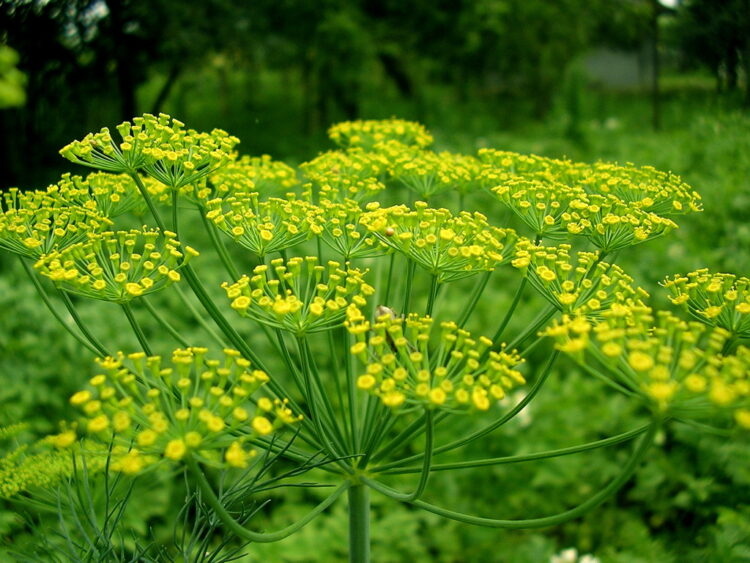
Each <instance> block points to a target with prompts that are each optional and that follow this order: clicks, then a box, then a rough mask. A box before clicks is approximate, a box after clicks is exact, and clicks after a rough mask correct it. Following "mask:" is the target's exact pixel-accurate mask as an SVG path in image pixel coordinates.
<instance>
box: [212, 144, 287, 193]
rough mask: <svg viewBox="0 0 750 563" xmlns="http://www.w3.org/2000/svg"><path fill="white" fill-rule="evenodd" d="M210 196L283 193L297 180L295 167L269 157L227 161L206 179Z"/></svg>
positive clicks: (246, 157) (243, 157) (247, 157)
mask: <svg viewBox="0 0 750 563" xmlns="http://www.w3.org/2000/svg"><path fill="white" fill-rule="evenodd" d="M209 182H210V184H211V186H212V187H213V197H226V196H228V195H231V194H234V193H237V192H258V193H260V194H261V195H264V196H268V195H272V194H279V193H286V192H287V191H288V190H290V189H292V188H294V187H295V186H296V185H297V184H298V183H299V181H298V180H297V173H296V172H295V170H294V168H292V167H291V166H289V165H288V164H285V163H283V162H281V161H280V160H273V159H272V158H271V157H270V156H269V155H267V154H264V155H263V156H252V157H251V156H247V155H244V156H242V157H240V158H239V159H238V160H235V161H233V162H229V163H227V164H225V165H224V166H222V167H221V168H219V169H218V170H217V171H216V172H215V173H214V174H211V176H210V177H209Z"/></svg>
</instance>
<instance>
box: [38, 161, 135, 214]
mask: <svg viewBox="0 0 750 563" xmlns="http://www.w3.org/2000/svg"><path fill="white" fill-rule="evenodd" d="M47 193H48V194H49V195H50V197H53V198H55V199H59V200H60V201H61V202H66V205H80V206H81V207H85V208H87V209H90V210H91V211H93V212H98V213H101V214H102V215H104V216H105V217H110V218H114V217H119V216H120V215H123V214H125V213H128V212H130V211H134V212H136V213H142V212H144V211H145V210H146V204H145V202H144V200H143V197H142V196H141V194H140V192H139V191H138V188H136V185H135V182H134V181H133V179H132V178H131V177H130V176H128V175H127V174H108V173H106V172H93V173H91V174H89V175H88V176H86V178H82V177H81V176H72V175H70V174H68V173H66V174H63V175H62V178H61V179H60V181H59V182H58V183H57V184H53V185H52V186H50V187H49V188H47Z"/></svg>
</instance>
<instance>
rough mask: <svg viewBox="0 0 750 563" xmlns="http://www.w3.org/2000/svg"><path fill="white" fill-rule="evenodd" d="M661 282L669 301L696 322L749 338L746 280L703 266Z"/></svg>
mask: <svg viewBox="0 0 750 563" xmlns="http://www.w3.org/2000/svg"><path fill="white" fill-rule="evenodd" d="M662 285H663V286H664V287H666V288H668V289H669V290H670V292H671V294H672V295H671V297H670V299H671V301H672V303H674V304H675V305H682V306H684V307H685V309H686V310H687V311H688V312H689V313H690V314H691V315H692V316H693V317H694V318H696V319H698V320H699V321H700V322H702V323H704V324H707V325H709V326H718V327H721V328H723V329H725V330H727V331H729V332H730V333H731V334H732V335H735V336H737V337H739V338H750V280H749V279H748V278H746V277H737V276H735V275H734V274H721V273H714V272H710V271H709V270H708V269H707V268H704V269H701V270H696V271H695V272H690V273H689V274H687V276H682V275H676V276H674V277H672V278H667V279H666V280H664V282H662Z"/></svg>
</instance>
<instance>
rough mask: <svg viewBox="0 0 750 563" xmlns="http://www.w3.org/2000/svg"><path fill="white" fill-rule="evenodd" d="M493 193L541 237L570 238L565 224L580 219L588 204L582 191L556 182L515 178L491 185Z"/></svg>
mask: <svg viewBox="0 0 750 563" xmlns="http://www.w3.org/2000/svg"><path fill="white" fill-rule="evenodd" d="M492 193H494V194H495V195H496V196H497V198H498V199H499V200H500V201H501V202H502V203H503V204H505V205H506V206H507V207H509V208H510V209H511V211H513V213H514V214H515V215H517V216H518V218H519V219H521V221H523V222H524V223H525V224H526V225H527V226H528V227H529V228H530V229H531V230H532V232H533V233H534V235H536V236H537V237H540V238H541V237H545V238H548V239H561V238H568V237H570V235H571V234H572V231H571V229H569V228H568V226H569V225H571V224H576V223H577V222H579V221H581V219H582V218H583V216H582V214H581V213H582V212H583V211H584V210H587V209H588V207H589V201H588V197H587V196H586V193H585V192H584V191H583V190H581V189H579V188H574V187H569V186H566V185H565V184H561V183H559V182H541V181H539V180H534V179H529V178H514V179H512V180H508V181H507V182H505V183H503V184H501V185H499V186H496V187H494V188H492ZM574 229H575V228H574Z"/></svg>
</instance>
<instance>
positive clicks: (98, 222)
mask: <svg viewBox="0 0 750 563" xmlns="http://www.w3.org/2000/svg"><path fill="white" fill-rule="evenodd" d="M111 224H112V221H110V220H109V219H108V218H106V217H104V216H103V215H102V214H101V213H100V212H99V211H98V210H92V209H89V208H88V207H83V206H79V205H75V204H70V203H66V202H64V201H62V200H60V199H59V198H55V197H53V196H52V195H50V194H48V193H47V192H46V191H33V192H19V191H18V189H16V188H11V189H9V190H8V191H7V192H5V193H4V194H3V197H2V200H0V248H4V249H5V250H8V251H10V252H13V253H14V254H19V255H21V256H26V257H29V258H34V259H38V258H39V257H40V256H42V255H43V254H45V253H48V252H51V251H53V250H54V249H58V248H65V247H66V246H70V245H71V244H75V243H77V242H80V241H82V240H85V239H86V237H87V236H88V235H89V234H91V233H97V232H100V231H102V230H104V229H106V228H107V227H108V226H110V225H111Z"/></svg>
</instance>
